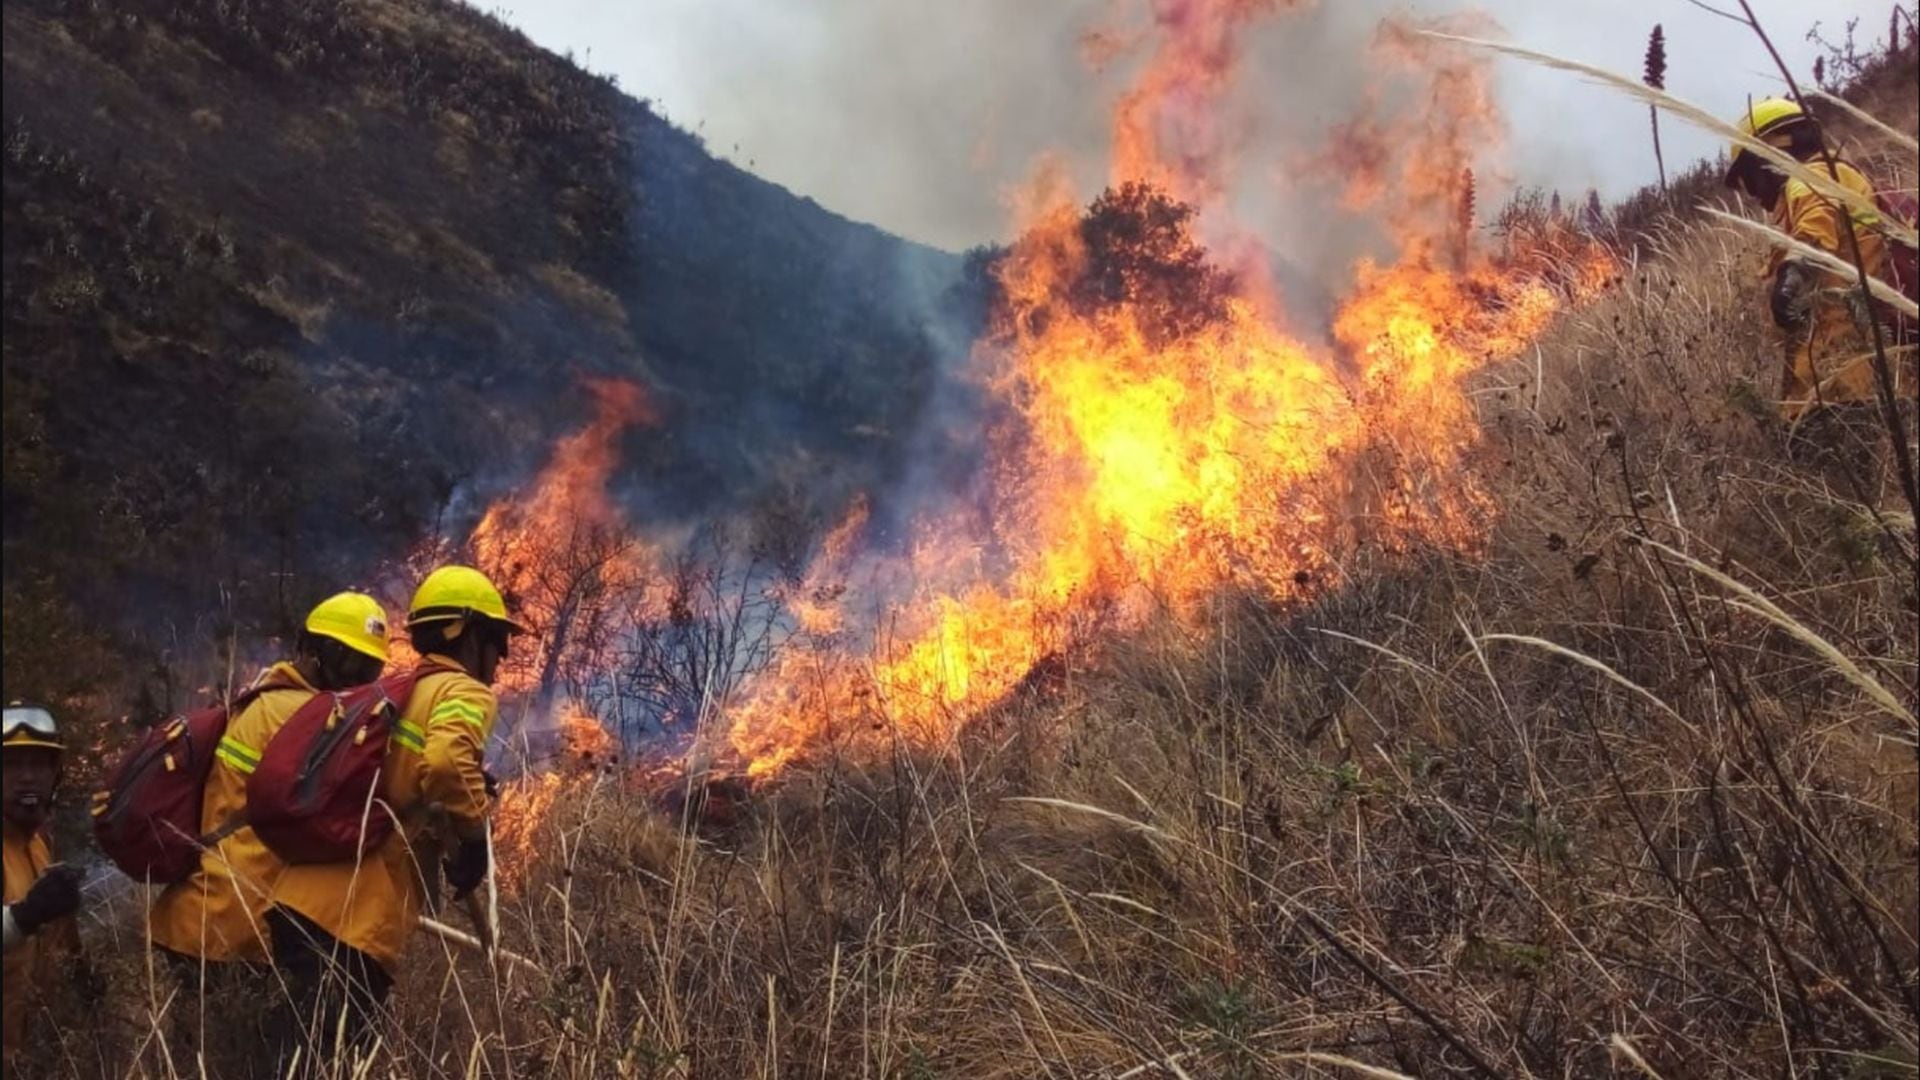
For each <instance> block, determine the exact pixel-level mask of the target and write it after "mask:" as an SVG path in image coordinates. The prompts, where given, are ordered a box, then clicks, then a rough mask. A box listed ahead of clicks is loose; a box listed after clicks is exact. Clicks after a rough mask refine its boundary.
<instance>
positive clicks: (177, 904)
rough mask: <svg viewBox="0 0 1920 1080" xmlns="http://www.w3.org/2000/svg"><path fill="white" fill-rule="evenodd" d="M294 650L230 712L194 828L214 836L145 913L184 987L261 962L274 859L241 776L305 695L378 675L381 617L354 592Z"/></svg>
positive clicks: (331, 602)
mask: <svg viewBox="0 0 1920 1080" xmlns="http://www.w3.org/2000/svg"><path fill="white" fill-rule="evenodd" d="M296 652H297V654H298V655H297V658H296V659H294V660H292V661H282V662H280V663H277V664H275V665H273V666H272V667H270V668H268V669H267V670H265V671H263V672H261V673H260V677H259V679H258V680H256V681H255V683H254V690H255V692H256V696H255V697H253V699H252V700H251V701H249V702H248V703H247V705H246V706H245V707H244V708H242V709H241V710H240V711H239V712H238V713H236V714H234V716H233V718H232V719H231V720H230V721H229V722H228V724H227V730H226V733H225V735H223V736H222V737H221V739H220V743H219V745H218V746H217V747H216V748H215V750H214V762H213V767H212V769H211V770H210V771H209V772H208V773H207V786H206V792H205V794H204V796H203V797H202V800H203V801H202V803H201V811H200V831H201V835H203V836H216V837H222V839H220V840H218V841H216V842H215V843H214V844H212V845H211V846H209V847H208V848H207V850H206V851H205V853H203V854H202V855H201V856H200V865H199V867H198V868H196V869H195V870H194V872H193V873H192V874H191V875H189V876H188V877H187V878H186V879H185V880H183V881H179V882H176V883H174V884H173V885H170V886H168V887H167V889H166V891H164V892H162V893H161V894H160V897H159V899H157V900H156V901H154V904H153V910H152V911H151V912H150V913H149V916H148V926H149V928H150V933H151V937H152V940H153V944H154V945H155V946H156V947H157V948H159V949H160V950H161V951H162V953H163V954H165V955H168V956H170V957H172V958H174V960H175V967H176V969H177V970H179V972H180V973H181V974H182V975H183V976H185V977H186V980H187V985H189V986H196V987H197V986H198V985H200V983H201V974H202V971H203V970H205V968H203V966H202V965H206V966H207V967H208V968H212V967H231V966H232V965H233V964H235V963H240V964H259V965H264V964H265V963H266V960H267V930H266V925H265V923H264V922H262V919H263V917H264V916H265V915H266V912H267V901H268V897H269V896H270V894H271V891H272V889H273V885H274V883H275V882H276V881H278V880H279V877H280V871H281V869H282V863H281V862H280V860H279V858H278V857H276V856H275V855H274V854H273V852H271V851H269V850H267V846H266V845H265V844H263V843H261V841H260V839H259V837H257V836H255V835H254V832H253V830H252V829H250V828H247V827H246V826H245V824H244V822H245V813H246V798H247V777H248V776H250V775H252V773H253V769H254V766H255V765H257V764H258V763H259V761H260V752H261V751H262V750H264V749H265V748H266V745H267V740H269V739H271V738H273V735H274V733H275V732H277V731H279V730H280V726H281V725H282V724H284V723H286V722H287V718H288V717H290V716H292V715H293V714H294V712H295V711H297V710H298V709H299V708H300V706H302V705H304V704H306V703H307V701H308V700H309V699H310V698H312V697H313V695H314V694H316V693H319V692H321V691H324V690H345V689H347V688H349V687H353V686H359V685H361V684H362V683H368V682H372V681H373V680H374V679H376V678H378V677H379V676H380V669H381V668H382V667H384V666H385V665H386V662H387V620H386V613H385V612H384V611H383V610H382V609H381V607H380V602H379V601H377V600H375V599H374V598H373V597H371V596H367V595H365V594H363V593H353V592H344V593H340V594H339V595H337V596H332V597H329V598H327V599H326V600H324V601H322V602H321V603H320V605H319V606H318V607H315V608H314V609H313V611H312V612H310V613H309V614H308V615H307V620H306V625H305V628H304V630H303V631H302V632H301V634H300V638H299V641H298V643H297V645H296Z"/></svg>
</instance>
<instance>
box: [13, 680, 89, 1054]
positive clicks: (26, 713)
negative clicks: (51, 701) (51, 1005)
mask: <svg viewBox="0 0 1920 1080" xmlns="http://www.w3.org/2000/svg"><path fill="white" fill-rule="evenodd" d="M5 716H6V720H5V735H4V740H3V741H0V747H3V749H0V755H3V756H0V780H3V781H4V788H5V791H4V794H3V795H0V797H3V798H4V800H5V805H4V807H0V826H3V827H4V849H3V852H4V855H5V863H6V880H5V886H6V912H5V954H6V958H5V964H6V984H5V1002H4V1003H3V1004H0V1013H3V1016H0V1019H3V1021H4V1025H5V1030H4V1032H3V1033H0V1038H3V1039H4V1046H3V1047H0V1054H3V1055H4V1057H5V1061H6V1071H7V1074H8V1075H12V1073H13V1071H14V1068H13V1064H14V1058H15V1055H16V1054H18V1053H19V1052H20V1048H21V1045H22V1043H23V1041H24V1038H25V1035H26V1025H27V1016H28V1014H29V1012H30V1010H31V1009H32V1008H33V1007H34V1006H35V1005H36V1004H39V1003H42V1002H44V1000H45V992H46V988H47V985H48V983H49V981H50V980H51V979H52V978H53V976H54V963H55V961H56V960H57V959H58V958H59V954H60V953H62V952H63V951H65V952H68V953H69V957H70V958H73V959H77V958H78V943H79V938H78V935H77V933H76V932H75V929H74V924H73V918H72V916H73V914H74V912H76V911H78V910H79V908H80V870H79V868H78V867H74V866H68V865H66V864H64V863H56V862H54V861H53V853H52V851H51V850H50V848H49V846H48V843H47V835H46V824H47V816H48V814H49V813H50V812H51V810H52V808H53V794H54V791H55V789H56V788H58V787H59V784H60V768H61V761H62V759H63V757H64V756H65V753H66V744H65V743H64V742H62V741H61V738H60V731H59V728H58V727H57V726H56V725H55V724H54V720H53V714H52V713H50V712H48V711H47V710H45V709H43V708H40V707H39V706H37V705H19V704H15V705H9V706H7V708H6V714H5Z"/></svg>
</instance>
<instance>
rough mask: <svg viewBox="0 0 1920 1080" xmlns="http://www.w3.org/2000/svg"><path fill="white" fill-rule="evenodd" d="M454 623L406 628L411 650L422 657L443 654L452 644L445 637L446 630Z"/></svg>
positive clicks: (422, 624) (453, 621)
mask: <svg viewBox="0 0 1920 1080" xmlns="http://www.w3.org/2000/svg"><path fill="white" fill-rule="evenodd" d="M456 621H458V620H454V619H448V620H446V621H444V622H429V623H415V624H414V625H412V626H409V627H407V637H408V638H410V639H411V640H412V641H413V649H414V651H415V652H417V653H419V654H420V655H422V656H425V655H426V654H428V653H444V652H446V651H447V649H448V647H449V646H451V645H452V644H453V642H452V640H451V639H449V638H448V637H447V628H448V627H450V626H452V625H453V624H454V623H455V622H456Z"/></svg>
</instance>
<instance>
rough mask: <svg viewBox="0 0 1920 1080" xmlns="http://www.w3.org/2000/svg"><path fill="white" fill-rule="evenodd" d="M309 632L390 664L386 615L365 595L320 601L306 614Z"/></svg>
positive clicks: (351, 594)
mask: <svg viewBox="0 0 1920 1080" xmlns="http://www.w3.org/2000/svg"><path fill="white" fill-rule="evenodd" d="M307 632H308V633H309V634H318V635H319V636H321V637H323V638H332V639H333V640H335V641H337V642H339V643H340V644H342V645H345V646H346V647H347V648H349V649H352V650H353V651H354V652H357V653H360V654H362V655H365V656H371V657H373V658H374V659H375V660H378V661H380V662H381V663H383V664H384V663H386V662H387V612H386V609H385V608H382V607H381V606H380V601H378V600H375V599H374V598H373V597H371V596H368V595H367V594H366V593H357V592H343V593H338V594H336V595H334V596H329V597H327V598H326V599H325V600H322V601H320V604H319V606H317V607H315V608H314V609H313V610H312V611H310V612H308V613H307Z"/></svg>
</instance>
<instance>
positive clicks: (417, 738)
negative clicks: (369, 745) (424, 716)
mask: <svg viewBox="0 0 1920 1080" xmlns="http://www.w3.org/2000/svg"><path fill="white" fill-rule="evenodd" d="M393 741H394V742H397V743H399V744H400V745H401V746H404V747H406V748H407V749H409V750H411V751H413V752H414V753H416V754H419V753H424V752H425V751H426V749H427V735H426V732H424V731H421V730H420V729H419V728H417V727H415V726H414V725H413V724H412V723H410V722H409V721H406V720H401V721H398V722H396V723H395V724H394V725H393Z"/></svg>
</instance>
